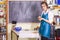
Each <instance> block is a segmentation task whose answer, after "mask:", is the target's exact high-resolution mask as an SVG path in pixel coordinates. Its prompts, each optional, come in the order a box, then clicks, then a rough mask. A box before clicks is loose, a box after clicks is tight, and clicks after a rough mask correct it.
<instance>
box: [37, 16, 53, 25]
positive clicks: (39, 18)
mask: <svg viewBox="0 0 60 40" xmlns="http://www.w3.org/2000/svg"><path fill="white" fill-rule="evenodd" d="M38 20H39V21H41V20H44V21H46V22H48V23H49V24H52V23H53V22H50V21H49V20H46V19H44V18H41V17H40V16H39V17H38Z"/></svg>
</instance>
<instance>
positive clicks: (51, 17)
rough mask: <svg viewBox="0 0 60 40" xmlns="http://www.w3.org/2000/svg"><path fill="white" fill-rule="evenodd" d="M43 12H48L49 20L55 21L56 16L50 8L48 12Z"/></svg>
mask: <svg viewBox="0 0 60 40" xmlns="http://www.w3.org/2000/svg"><path fill="white" fill-rule="evenodd" d="M43 13H44V14H46V13H48V19H49V22H50V23H52V22H53V18H54V13H53V12H52V11H51V10H49V9H48V10H47V11H46V12H44V11H43V12H42V14H43ZM41 16H42V15H41Z"/></svg>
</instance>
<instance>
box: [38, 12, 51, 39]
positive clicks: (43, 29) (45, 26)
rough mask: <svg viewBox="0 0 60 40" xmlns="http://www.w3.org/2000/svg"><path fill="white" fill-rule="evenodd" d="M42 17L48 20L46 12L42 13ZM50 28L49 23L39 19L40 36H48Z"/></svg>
mask: <svg viewBox="0 0 60 40" xmlns="http://www.w3.org/2000/svg"><path fill="white" fill-rule="evenodd" d="M42 18H44V19H46V20H49V19H48V13H47V14H44V13H43V14H42ZM50 30H51V27H50V24H49V23H47V22H46V21H44V20H41V25H40V28H39V34H40V35H41V36H44V37H46V38H50Z"/></svg>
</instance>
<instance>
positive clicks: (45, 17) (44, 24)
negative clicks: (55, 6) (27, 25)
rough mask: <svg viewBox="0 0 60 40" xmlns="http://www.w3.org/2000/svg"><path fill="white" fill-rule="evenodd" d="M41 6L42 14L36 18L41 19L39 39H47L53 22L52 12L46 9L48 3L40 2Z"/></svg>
mask: <svg viewBox="0 0 60 40" xmlns="http://www.w3.org/2000/svg"><path fill="white" fill-rule="evenodd" d="M41 7H42V10H43V12H42V15H41V16H39V17H38V20H39V21H41V25H40V28H39V34H40V35H41V40H49V38H50V32H51V26H50V24H52V23H53V17H54V16H53V13H51V11H50V10H49V9H48V5H47V3H46V2H42V3H41Z"/></svg>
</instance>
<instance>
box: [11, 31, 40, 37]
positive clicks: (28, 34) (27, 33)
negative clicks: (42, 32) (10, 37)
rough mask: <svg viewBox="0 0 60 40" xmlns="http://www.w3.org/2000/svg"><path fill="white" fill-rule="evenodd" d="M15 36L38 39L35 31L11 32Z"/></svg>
mask: <svg viewBox="0 0 60 40" xmlns="http://www.w3.org/2000/svg"><path fill="white" fill-rule="evenodd" d="M12 31H13V32H14V33H15V34H16V35H18V36H19V38H39V37H40V36H39V33H38V32H37V31H32V30H30V31H23V30H22V31H19V32H17V31H15V30H12Z"/></svg>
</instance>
